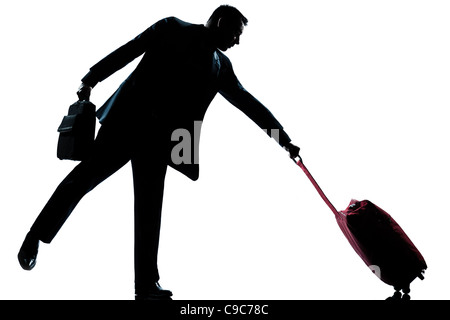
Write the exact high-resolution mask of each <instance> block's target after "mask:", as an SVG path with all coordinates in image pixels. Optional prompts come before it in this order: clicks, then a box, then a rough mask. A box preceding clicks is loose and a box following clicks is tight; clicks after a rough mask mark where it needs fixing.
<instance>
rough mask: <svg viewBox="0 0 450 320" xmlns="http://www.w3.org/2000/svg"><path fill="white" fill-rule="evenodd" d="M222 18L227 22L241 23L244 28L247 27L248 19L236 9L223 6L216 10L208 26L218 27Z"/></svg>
mask: <svg viewBox="0 0 450 320" xmlns="http://www.w3.org/2000/svg"><path fill="white" fill-rule="evenodd" d="M220 18H223V19H225V20H227V21H241V22H242V24H243V25H244V26H246V25H247V23H248V19H247V18H246V17H244V15H243V14H242V13H241V12H240V11H239V10H238V9H236V8H235V7H232V6H229V5H221V6H220V7H218V8H217V9H216V10H214V12H213V14H212V15H211V17H210V18H209V20H208V24H210V25H212V26H217V22H218V21H219V19H220Z"/></svg>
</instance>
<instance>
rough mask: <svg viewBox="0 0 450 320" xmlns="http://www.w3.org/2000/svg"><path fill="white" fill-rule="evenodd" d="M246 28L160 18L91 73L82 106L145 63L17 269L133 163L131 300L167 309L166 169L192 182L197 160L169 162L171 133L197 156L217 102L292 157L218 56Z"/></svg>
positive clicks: (119, 95) (237, 21) (108, 108)
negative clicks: (130, 67) (122, 72)
mask: <svg viewBox="0 0 450 320" xmlns="http://www.w3.org/2000/svg"><path fill="white" fill-rule="evenodd" d="M247 22H248V21H247V19H246V18H245V17H244V16H243V15H242V14H241V13H240V12H239V11H238V10H237V9H236V8H234V7H231V6H220V7H219V8H217V9H216V10H215V11H214V13H213V14H212V16H211V17H210V19H209V20H208V22H207V24H206V25H196V24H190V23H186V22H183V21H181V20H179V19H177V18H175V17H169V18H165V19H162V20H160V21H158V22H157V23H155V24H154V25H152V26H151V27H150V28H148V29H147V30H145V31H144V32H143V33H141V34H140V35H138V36H137V37H136V38H134V39H133V40H131V41H130V42H128V43H126V44H125V45H123V46H122V47H120V48H118V49H117V50H115V51H114V52H112V53H111V54H109V55H108V56H106V57H105V58H104V59H102V60H101V61H100V62H98V63H97V64H95V65H94V66H93V67H92V68H91V69H90V71H89V73H88V74H87V75H86V76H85V77H84V78H83V79H82V85H81V86H80V88H79V90H78V92H77V93H78V96H79V98H80V100H89V97H90V93H91V90H92V88H93V87H94V86H95V85H96V84H97V83H98V82H101V81H102V80H104V79H106V78H108V77H109V76H110V75H111V74H113V73H114V72H115V71H117V70H119V69H121V68H122V67H124V66H125V65H127V64H128V63H129V62H131V61H132V60H134V59H135V58H137V57H139V56H140V55H142V54H143V57H142V60H141V61H140V63H139V65H138V66H137V67H136V69H135V70H134V71H133V72H132V73H131V75H130V76H129V77H128V78H127V79H126V80H125V81H124V82H123V83H122V84H121V85H120V87H119V88H118V89H117V91H116V92H115V93H114V94H113V95H112V96H111V97H110V98H109V99H108V100H107V101H106V102H105V104H104V105H103V106H102V107H101V108H100V109H99V110H98V111H97V117H98V118H99V120H100V123H101V124H102V126H101V128H100V129H99V132H98V134H97V137H96V140H95V146H94V151H93V153H92V156H90V157H89V158H88V159H86V160H83V161H82V162H81V163H79V164H78V165H77V166H76V167H75V168H74V169H73V171H72V172H70V173H69V175H68V176H67V177H66V178H65V179H64V180H63V181H62V182H61V184H60V185H59V186H58V187H57V189H56V190H55V192H54V193H53V195H52V196H51V198H50V199H49V201H48V203H47V204H46V205H45V207H44V208H43V210H42V212H41V213H40V215H39V216H38V217H37V219H36V221H35V222H34V224H33V225H32V227H31V229H30V231H29V233H28V234H27V236H26V238H25V241H24V243H23V245H22V247H21V249H20V252H19V255H18V258H19V262H20V264H21V266H22V268H24V269H25V270H31V269H32V268H33V267H34V266H35V264H36V257H37V253H38V246H39V241H42V242H44V243H50V242H51V241H52V239H53V238H54V237H55V235H56V234H57V232H58V231H59V229H60V228H61V227H62V225H63V224H64V222H65V221H66V219H67V218H68V217H69V215H70V213H71V212H72V210H73V209H74V208H75V206H76V205H77V204H78V202H79V201H80V200H81V198H82V197H83V196H84V195H85V194H87V193H88V192H89V191H91V190H92V189H94V188H95V187H96V186H97V185H98V184H99V183H101V182H102V181H104V180H105V179H106V178H108V177H109V176H110V175H112V174H113V173H114V172H116V171H117V170H119V169H120V168H121V167H122V166H124V165H125V164H126V163H127V162H128V161H130V160H131V164H132V170H133V181H134V196H135V293H136V299H170V296H171V295H172V293H171V292H170V291H168V290H163V289H162V288H161V287H160V286H159V284H158V281H159V274H158V267H157V254H158V243H159V233H160V222H161V209H162V199H163V190H164V179H165V174H166V170H167V166H168V165H169V166H171V167H173V168H174V169H176V170H178V171H180V172H182V173H183V174H185V175H186V176H188V177H189V178H190V179H192V180H196V179H198V175H199V166H198V155H197V153H196V152H190V151H189V150H187V149H186V150H182V152H181V153H180V152H178V153H177V152H175V153H174V150H176V149H174V148H175V147H176V145H177V144H178V143H180V142H179V141H177V140H176V139H174V137H173V133H174V132H176V131H177V130H180V129H182V130H183V131H182V132H184V133H186V132H187V133H189V134H190V135H191V137H192V139H191V141H190V147H191V148H192V149H191V150H197V151H198V139H199V135H198V132H199V131H198V130H199V129H200V127H199V124H201V121H202V120H203V117H204V114H205V112H206V110H207V108H208V106H209V104H210V103H211V101H212V100H213V98H214V97H215V95H216V94H217V93H218V92H219V93H220V94H221V95H222V96H224V97H225V98H226V99H227V100H228V101H229V102H231V103H232V104H233V105H234V106H236V107H237V108H238V109H240V110H241V111H242V112H244V114H246V115H247V116H248V117H250V118H251V119H252V120H253V121H254V122H255V123H256V124H257V125H258V126H259V127H261V128H262V129H265V130H266V132H267V134H268V135H269V136H270V135H272V136H273V137H274V138H275V139H276V140H277V142H278V143H279V144H280V145H281V146H282V147H284V148H285V149H286V150H287V151H289V154H290V156H291V157H296V156H297V155H298V153H299V148H298V147H296V146H295V145H293V144H292V143H290V141H291V140H290V138H289V136H288V135H287V134H286V133H285V131H284V130H283V127H282V126H281V124H280V123H279V122H278V121H277V120H276V119H275V118H274V116H273V115H272V114H271V113H270V111H269V110H268V109H267V108H266V107H264V106H263V105H262V104H261V103H260V102H259V101H258V100H256V99H255V98H254V97H253V96H252V95H251V94H250V93H249V92H247V91H246V90H245V89H244V87H243V86H242V85H241V84H240V82H239V81H238V79H237V78H236V76H235V74H234V72H233V68H232V65H231V62H230V60H229V59H228V58H227V57H226V56H225V55H224V54H223V53H222V52H223V51H226V50H227V49H229V48H231V47H233V46H234V45H237V44H239V40H240V36H241V34H242V32H243V29H244V26H246V25H247ZM230 126H231V124H230ZM274 133H276V134H274ZM177 150H178V149H177ZM180 157H181V159H182V160H183V161H180Z"/></svg>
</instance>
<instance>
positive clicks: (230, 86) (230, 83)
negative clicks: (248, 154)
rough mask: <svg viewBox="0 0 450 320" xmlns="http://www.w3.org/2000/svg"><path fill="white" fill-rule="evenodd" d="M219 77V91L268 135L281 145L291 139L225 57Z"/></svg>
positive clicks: (284, 144)
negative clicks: (241, 81)
mask: <svg viewBox="0 0 450 320" xmlns="http://www.w3.org/2000/svg"><path fill="white" fill-rule="evenodd" d="M222 57H224V55H222ZM220 77H221V79H220V88H219V93H220V94H221V95H222V96H223V97H224V98H225V99H227V100H228V101H229V102H230V103H231V104H233V105H234V106H235V107H236V108H238V109H239V110H241V111H242V112H243V113H244V114H245V115H247V116H248V117H249V118H250V119H252V120H253V122H255V123H256V124H257V125H258V126H259V127H260V128H261V129H263V130H264V131H265V132H266V133H267V134H268V135H269V137H272V138H274V139H275V140H276V141H277V142H278V143H279V144H280V145H281V146H282V147H284V146H286V145H287V144H288V143H289V142H290V141H291V139H290V138H289V136H288V135H287V133H286V132H285V131H284V130H283V126H282V125H281V124H280V123H279V122H278V120H277V119H275V117H274V116H273V114H272V113H271V112H270V111H269V109H267V108H266V107H265V106H264V105H263V104H262V103H261V102H259V101H258V100H257V99H256V98H255V97H253V96H252V95H251V94H250V93H249V92H248V91H247V90H245V88H244V87H243V86H242V85H241V83H240V82H239V80H238V79H237V77H236V75H235V74H234V71H233V68H232V65H231V62H230V61H229V60H228V58H226V57H224V61H223V63H222V71H221V75H220Z"/></svg>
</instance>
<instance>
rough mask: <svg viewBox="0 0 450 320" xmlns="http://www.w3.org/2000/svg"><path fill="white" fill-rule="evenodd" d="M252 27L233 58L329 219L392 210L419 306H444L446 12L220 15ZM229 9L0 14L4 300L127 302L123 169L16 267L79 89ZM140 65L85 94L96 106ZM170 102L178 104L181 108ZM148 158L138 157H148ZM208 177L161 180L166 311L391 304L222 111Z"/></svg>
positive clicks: (209, 119) (47, 5)
mask: <svg viewBox="0 0 450 320" xmlns="http://www.w3.org/2000/svg"><path fill="white" fill-rule="evenodd" d="M228 3H229V4H231V5H235V6H236V7H238V8H239V9H240V10H241V11H242V13H243V14H244V15H246V16H247V18H248V19H249V25H248V27H247V28H246V29H245V31H244V34H243V35H242V37H241V45H240V46H237V47H235V48H233V49H232V50H230V51H229V52H227V53H226V54H227V55H228V57H229V58H230V59H231V61H232V62H233V66H234V69H235V71H236V74H237V75H238V77H239V79H240V80H241V82H242V83H243V85H244V86H245V87H246V88H247V89H248V90H249V91H250V92H251V93H252V94H254V95H255V96H256V97H257V98H258V99H259V100H260V101H261V102H263V103H264V104H265V105H266V106H267V107H268V108H269V109H270V110H271V111H272V112H273V113H274V115H275V116H276V117H277V119H278V120H279V121H280V122H281V123H282V124H283V126H284V127H285V129H286V131H287V132H288V134H289V135H290V136H291V138H292V139H293V142H294V143H296V144H298V145H299V146H300V147H301V149H302V150H301V155H302V156H303V159H304V162H305V164H306V165H307V166H308V168H309V169H310V171H311V173H312V174H313V175H314V176H315V178H316V179H317V181H318V182H319V184H320V185H321V186H322V188H323V190H324V191H325V193H326V194H327V195H328V196H329V198H330V200H331V201H332V202H333V203H334V204H335V206H336V207H337V208H338V209H339V210H343V209H345V208H346V207H347V204H348V202H349V201H350V199H352V198H356V199H359V200H363V199H370V200H371V201H372V202H374V203H376V204H377V205H379V206H380V207H381V208H383V209H385V210H386V211H388V212H389V213H390V214H391V215H392V216H393V217H394V218H395V219H396V221H397V222H398V223H399V224H400V225H401V226H402V227H403V229H404V230H405V231H406V232H407V234H408V235H409V236H410V238H411V239H412V240H413V242H414V243H415V244H416V246H417V247H418V248H419V250H420V251H421V252H422V254H423V256H424V257H425V259H426V261H427V263H428V266H429V268H428V270H427V272H426V273H425V280H424V281H420V280H415V281H414V282H413V283H412V287H411V288H412V293H411V296H412V298H413V299H448V298H449V297H450V294H449V290H448V289H447V287H448V283H449V280H450V276H449V272H448V269H449V266H450V259H449V257H448V244H449V240H450V235H449V234H450V231H449V222H450V217H449V214H450V209H449V208H448V204H447V202H448V201H447V200H448V198H449V182H448V181H449V178H450V170H449V166H448V163H449V161H450V152H449V150H448V137H449V136H450V135H449V134H450V129H449V124H448V120H449V118H448V112H447V110H448V107H449V102H450V95H449V88H450V60H449V57H450V42H449V35H450V19H448V17H449V16H450V5H449V3H448V2H447V1H411V0H408V1H398V0H389V1H362V0H358V1H356V0H354V1H347V0H346V1H299V0H295V1H294V0H290V1H287V0H279V1H237V0H236V1H228ZM220 4H222V1H215V0H214V1H199V0H194V1H172V0H166V1H158V2H156V1H138V0H127V1H111V0H108V1H106V0H105V1H97V0H95V1H94V0H88V1H87V0H86V1H81V0H78V1H50V0H41V1H7V2H5V1H4V2H2V5H1V6H0V32H1V47H2V49H1V50H0V55H1V59H0V64H1V65H0V70H1V77H0V81H1V83H0V88H1V90H0V95H1V98H0V101H1V115H0V139H1V144H0V146H1V155H2V156H1V166H0V170H1V171H0V177H1V180H0V188H1V190H0V197H1V198H0V200H1V201H0V257H1V261H0V298H1V299H133V298H134V283H133V279H134V274H133V273H134V272H133V190H132V177H131V166H130V165H129V164H128V165H127V166H125V167H124V168H123V169H122V170H120V171H119V172H117V173H116V174H115V175H114V176H112V177H111V178H110V179H108V180H107V181H105V182H104V183H103V184H101V185H100V186H99V187H98V188H97V189H95V190H93V191H92V192H91V193H90V194H88V195H87V196H86V197H85V198H84V199H83V200H82V201H81V202H80V204H79V205H78V207H77V208H76V209H75V211H74V212H73V214H72V216H71V217H70V218H69V220H68V221H67V223H66V224H65V225H64V227H63V228H62V229H61V231H60V233H59V234H58V235H57V237H56V238H55V239H54V241H53V242H52V244H51V245H45V244H42V245H41V247H40V253H39V257H38V263H37V266H36V268H35V269H34V270H33V271H31V272H26V271H23V270H22V269H21V268H20V266H19V264H18V262H17V258H16V255H17V252H18V250H19V248H20V245H21V243H22V241H23V239H24V237H25V235H26V233H27V231H28V229H29V227H30V226H31V224H32V223H33V221H34V219H35V218H36V217H37V215H38V214H39V212H40V210H41V209H42V207H43V206H44V205H45V203H46V201H47V200H48V198H49V197H50V195H51V194H52V193H53V191H54V189H55V188H56V186H57V185H58V184H59V182H60V181H61V180H62V179H63V178H64V177H65V176H66V174H67V173H68V172H69V171H70V170H71V169H72V168H73V167H74V166H75V165H76V163H75V162H71V161H60V160H58V159H57V158H56V143H57V139H58V134H57V132H56V128H57V127H58V125H59V123H60V121H61V119H62V117H63V115H65V114H66V112H67V108H68V107H69V105H70V104H71V103H73V102H74V101H75V100H76V95H75V93H76V90H77V88H78V86H79V84H80V79H81V78H82V77H83V76H84V75H85V74H86V73H87V71H88V70H89V68H90V67H91V66H92V65H93V64H95V63H96V62H97V61H99V60H100V59H101V58H103V57H104V56H105V55H107V54H108V53H110V52H111V51H113V50H114V49H116V48H118V47H119V46H120V45H122V44H124V43H125V42H127V41H129V40H131V39H132V38H133V37H135V36H136V35H137V34H139V33H140V32H142V31H143V30H145V29H146V28H147V27H149V26H150V25H151V24H153V23H154V22H156V21H157V20H159V19H161V18H164V17H167V16H177V17H178V18H180V19H183V20H186V21H189V22H192V23H198V24H201V23H205V22H206V20H207V19H208V17H209V16H210V14H211V13H212V11H213V10H214V9H215V8H216V7H218V6H219V5H220ZM137 62H138V60H136V61H135V62H133V63H132V64H130V65H128V66H127V67H126V68H124V69H123V70H121V71H119V72H117V73H116V74H114V75H113V76H111V77H110V78H108V79H107V80H105V81H104V82H102V83H100V84H99V85H98V86H97V87H96V88H95V89H94V91H93V93H92V96H91V99H92V101H93V102H94V103H95V104H96V105H97V106H98V107H99V106H101V105H102V103H103V102H104V101H105V100H106V99H107V98H108V97H109V96H110V95H111V94H112V92H113V91H114V90H115V89H116V88H117V86H118V85H119V84H120V83H121V81H123V80H124V79H125V77H126V76H127V75H128V74H129V73H130V72H131V71H132V70H133V68H134V67H135V66H136V63H137ZM174 94H176V92H174ZM150 144H151V141H149V145H150ZM200 162H201V169H200V171H201V173H200V179H199V181H197V182H192V181H190V180H189V179H187V178H185V177H184V176H182V175H180V174H179V173H177V172H175V171H173V170H172V169H169V171H168V174H167V180H166V192H165V202H164V209H163V221H162V232H161V244H160V255H159V261H160V262H159V266H160V273H161V281H160V282H161V284H162V286H163V287H166V288H168V289H171V290H172V291H173V292H174V299H384V298H386V297H388V296H389V295H391V294H392V293H393V289H392V288H391V287H389V286H387V285H385V284H384V283H382V282H381V281H380V280H379V279H377V278H376V277H375V276H374V275H372V274H371V272H370V270H369V269H368V268H367V267H366V266H365V265H364V263H363V262H362V261H361V260H360V258H359V257H358V256H357V255H356V253H355V252H354V251H353V250H352V248H351V247H350V245H349V244H348V243H347V240H346V239H345V238H344V236H343V235H342V234H341V231H340V230H339V228H338V226H337V224H336V222H335V219H334V217H333V214H332V213H331V211H330V210H329V209H328V207H327V206H326V205H325V204H324V203H323V202H322V200H321V199H320V198H319V196H318V195H317V193H316V191H315V190H314V188H313V187H312V185H311V184H310V183H309V181H308V180H307V178H306V177H305V176H304V174H303V172H302V171H301V170H300V168H298V167H296V166H295V165H294V163H293V162H292V161H291V160H290V159H289V158H288V156H287V153H286V152H285V151H284V150H282V149H281V148H279V147H278V145H277V144H276V143H275V142H274V140H271V139H268V138H267V136H266V135H265V134H264V133H263V132H261V130H260V129H259V128H258V127H257V126H256V125H254V124H253V123H252V122H251V120H249V119H248V118H246V117H245V116H244V115H243V114H242V113H240V112H239V111H238V110H237V109H235V108H234V107H233V106H231V105H230V104H228V103H227V102H226V101H225V100H224V99H223V98H222V97H221V96H217V98H216V99H215V100H214V101H213V103H212V104H211V107H210V109H209V111H208V113H207V115H206V118H205V122H204V126H203V129H202V139H201V147H200Z"/></svg>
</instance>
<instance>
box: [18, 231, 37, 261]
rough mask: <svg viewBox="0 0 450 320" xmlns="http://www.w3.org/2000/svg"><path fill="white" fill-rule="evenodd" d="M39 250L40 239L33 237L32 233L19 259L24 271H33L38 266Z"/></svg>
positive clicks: (26, 239) (24, 243) (24, 242)
mask: <svg viewBox="0 0 450 320" xmlns="http://www.w3.org/2000/svg"><path fill="white" fill-rule="evenodd" d="M38 249H39V239H37V238H35V237H33V236H32V235H31V234H30V233H28V234H27V236H26V237H25V240H24V241H23V244H22V247H21V248H20V250H19V254H18V255H17V258H18V259H19V263H20V266H21V267H22V268H23V269H24V270H31V269H33V268H34V266H35V265H36V258H37V254H38Z"/></svg>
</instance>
